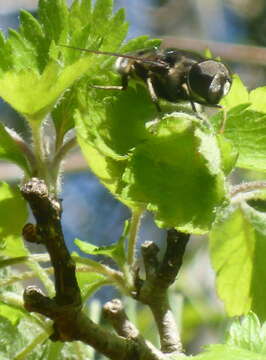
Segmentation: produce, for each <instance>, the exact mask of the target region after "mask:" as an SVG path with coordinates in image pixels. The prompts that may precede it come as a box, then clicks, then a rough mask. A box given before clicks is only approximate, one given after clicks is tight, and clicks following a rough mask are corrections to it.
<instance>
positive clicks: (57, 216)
mask: <svg viewBox="0 0 266 360" xmlns="http://www.w3.org/2000/svg"><path fill="white" fill-rule="evenodd" d="M21 192H22V194H23V196H24V198H25V199H26V200H27V201H28V202H29V205H30V206H31V209H32V211H33V214H34V216H35V218H36V221H37V224H36V240H37V241H38V242H40V241H41V242H42V243H43V244H44V245H45V246H46V248H47V250H48V253H49V255H50V258H51V263H52V265H53V268H54V276H55V290H56V295H55V298H53V299H51V298H49V297H47V296H45V295H44V294H43V293H42V292H41V290H40V289H38V288H35V287H28V288H27V289H26V290H25V291H24V307H25V308H26V309H27V310H28V311H29V312H37V313H40V314H42V315H44V316H46V317H48V318H50V319H52V320H53V321H54V326H53V328H54V333H53V335H52V336H51V339H52V340H54V341H58V340H60V341H74V340H79V341H83V342H84V343H86V344H89V345H91V346H92V347H93V348H94V349H95V350H97V351H99V352H100V353H102V354H103V355H105V356H108V357H109V358H110V359H112V360H117V359H120V360H136V359H139V360H166V357H165V356H164V354H163V353H162V352H160V351H159V350H157V349H154V347H150V346H148V344H146V342H136V341H135V339H126V338H124V337H121V336H118V335H117V334H114V333H111V332H109V331H107V330H105V329H104V328H102V327H101V326H99V325H97V324H95V323H94V322H93V321H91V320H90V319H89V318H88V317H87V316H86V315H85V314H84V313H83V312H82V303H81V295H80V289H79V287H78V284H77V280H76V276H75V263H74V262H73V260H72V259H71V257H70V254H69V252H68V250H67V248H66V246H65V243H64V237H63V233H62V228H61V206H60V203H59V202H58V200H57V199H55V198H52V197H51V196H49V194H48V190H47V186H46V185H45V182H44V181H43V180H40V179H36V178H33V179H31V180H30V181H29V182H28V183H26V184H25V185H23V187H22V188H21ZM34 234H35V230H34V231H33V234H31V235H33V236H31V238H30V240H31V241H33V240H34ZM24 236H25V234H24Z"/></svg>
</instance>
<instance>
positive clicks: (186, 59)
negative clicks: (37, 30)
mask: <svg viewBox="0 0 266 360" xmlns="http://www.w3.org/2000/svg"><path fill="white" fill-rule="evenodd" d="M63 46H65V47H69V48H71V49H75V50H80V51H86V52H91V53H95V54H100V55H110V56H116V57H117V60H116V63H115V68H116V70H117V72H118V73H119V74H120V75H121V86H94V87H96V88H100V89H108V90H126V89H127V87H128V81H129V79H130V78H134V79H137V80H141V81H142V82H144V83H145V84H146V86H147V89H148V92H149V94H150V97H151V100H152V101H153V102H154V104H155V106H156V108H157V110H158V111H159V112H161V108H160V105H159V99H160V98H161V99H164V100H167V101H170V102H174V103H176V102H179V101H189V102H190V103H191V106H192V109H193V110H194V111H196V108H195V104H194V103H198V104H201V105H205V106H209V107H219V105H218V103H219V101H220V100H221V99H222V97H224V96H225V95H226V94H227V93H228V92H229V90H230V87H231V84H232V77H231V73H230V71H229V69H228V68H227V66H226V65H224V64H223V63H222V62H220V61H217V60H213V59H208V58H206V57H204V56H202V55H200V54H197V53H194V52H192V51H187V50H180V49H176V48H168V49H158V48H151V49H143V50H139V51H136V52H132V53H128V54H125V55H124V54H117V53H112V52H105V51H97V50H89V49H82V48H76V47H71V46H67V45H63Z"/></svg>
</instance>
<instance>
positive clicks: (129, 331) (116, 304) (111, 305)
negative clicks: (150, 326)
mask: <svg viewBox="0 0 266 360" xmlns="http://www.w3.org/2000/svg"><path fill="white" fill-rule="evenodd" d="M103 309H104V314H105V316H106V317H107V319H108V320H109V321H110V322H111V324H112V326H113V328H114V329H115V331H116V332H117V334H118V335H120V336H123V337H125V338H129V339H136V338H138V337H139V336H140V334H139V331H138V329H137V328H136V327H135V326H134V325H133V324H132V323H131V322H130V321H129V320H128V317H127V315H126V313H125V310H124V307H123V304H122V302H121V301H120V300H119V299H113V300H112V301H108V302H107V303H106V304H105V305H104V308H103Z"/></svg>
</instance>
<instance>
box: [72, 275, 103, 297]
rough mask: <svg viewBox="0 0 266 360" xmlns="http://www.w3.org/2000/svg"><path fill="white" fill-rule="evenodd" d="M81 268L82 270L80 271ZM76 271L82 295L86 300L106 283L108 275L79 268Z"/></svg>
mask: <svg viewBox="0 0 266 360" xmlns="http://www.w3.org/2000/svg"><path fill="white" fill-rule="evenodd" d="M79 270H80V271H79ZM79 270H78V271H77V273H76V275H77V280H78V284H79V288H80V291H81V294H82V297H83V298H85V299H86V300H87V299H88V298H89V297H90V296H92V295H93V293H94V292H95V291H97V290H98V289H99V288H100V287H101V286H103V285H105V284H106V282H107V280H106V277H105V276H103V275H101V274H96V273H92V272H83V271H81V270H82V269H79Z"/></svg>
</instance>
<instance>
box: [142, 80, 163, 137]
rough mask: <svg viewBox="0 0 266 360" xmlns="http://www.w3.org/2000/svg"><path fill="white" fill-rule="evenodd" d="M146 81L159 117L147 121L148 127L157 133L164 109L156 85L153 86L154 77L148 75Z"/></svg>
mask: <svg viewBox="0 0 266 360" xmlns="http://www.w3.org/2000/svg"><path fill="white" fill-rule="evenodd" d="M146 83H147V88H148V91H149V94H150V97H151V100H152V102H153V103H154V105H155V107H156V110H157V112H158V117H156V118H155V119H154V120H152V121H149V122H147V123H146V128H147V129H149V131H150V132H151V133H156V126H157V125H158V123H159V122H160V121H161V118H162V109H161V107H160V105H159V99H158V97H157V95H156V93H155V90H154V87H153V83H152V79H151V78H150V77H148V78H147V79H146Z"/></svg>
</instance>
